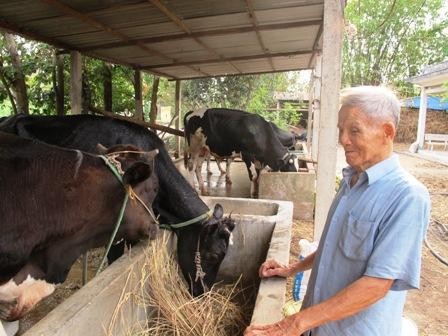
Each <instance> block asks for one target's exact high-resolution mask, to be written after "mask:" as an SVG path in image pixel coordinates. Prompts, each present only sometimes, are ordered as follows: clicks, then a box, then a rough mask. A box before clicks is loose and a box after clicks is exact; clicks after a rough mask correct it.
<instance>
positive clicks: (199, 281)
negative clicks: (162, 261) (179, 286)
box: [178, 204, 235, 296]
mask: <svg viewBox="0 0 448 336" xmlns="http://www.w3.org/2000/svg"><path fill="white" fill-rule="evenodd" d="M234 227H235V221H234V220H233V219H232V218H230V217H223V208H222V206H221V205H220V204H216V205H215V208H214V211H213V215H212V216H211V217H210V219H209V220H207V221H206V222H205V223H203V224H202V225H201V227H200V228H199V230H200V232H199V235H191V236H190V239H182V242H181V241H179V243H178V259H179V264H180V265H182V273H183V275H184V277H185V279H186V280H187V282H188V285H189V289H190V292H191V294H192V295H193V296H198V295H201V294H203V293H204V292H205V291H207V290H209V289H210V288H211V287H212V286H213V284H214V282H215V279H216V275H217V273H218V270H219V266H220V265H221V262H222V261H223V259H224V257H225V255H226V252H227V248H228V246H229V240H230V237H231V233H232V230H233V229H234ZM181 234H182V233H181ZM183 234H186V232H184V233H183ZM193 237H196V238H195V239H194V238H193ZM197 237H199V238H197ZM198 252H199V253H198Z"/></svg>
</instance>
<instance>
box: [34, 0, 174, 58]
mask: <svg viewBox="0 0 448 336" xmlns="http://www.w3.org/2000/svg"><path fill="white" fill-rule="evenodd" d="M41 1H42V2H44V3H46V4H47V5H49V6H50V7H53V8H56V9H58V10H59V11H60V12H62V13H64V14H66V15H68V16H71V17H74V18H77V19H78V20H80V21H82V22H84V23H86V24H88V25H90V26H92V27H95V28H97V29H99V30H101V31H104V32H106V33H109V34H110V35H112V36H115V37H116V38H118V39H120V40H121V41H122V42H130V41H131V39H130V38H129V36H127V35H125V34H123V33H121V32H120V31H118V30H115V29H113V28H111V27H109V26H107V25H105V24H103V23H101V22H99V21H98V20H95V19H92V18H91V17H89V16H88V15H86V14H83V13H81V12H79V11H77V10H75V9H73V8H72V7H70V6H68V5H66V4H64V3H62V2H60V1H58V0H41ZM133 44H135V45H136V46H138V47H139V48H140V49H142V50H144V51H146V52H147V53H149V54H151V55H156V56H159V57H162V58H166V59H170V58H169V57H167V56H166V55H164V54H162V53H160V52H158V51H156V50H154V49H151V48H148V47H147V46H145V45H144V44H142V43H140V42H138V41H137V42H135V43H133Z"/></svg>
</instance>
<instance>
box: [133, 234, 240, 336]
mask: <svg viewBox="0 0 448 336" xmlns="http://www.w3.org/2000/svg"><path fill="white" fill-rule="evenodd" d="M166 237H167V235H164V236H163V237H160V238H158V239H156V240H154V241H152V242H151V244H150V245H149V246H148V249H147V250H146V261H145V265H144V267H142V272H141V274H142V276H141V279H142V280H141V281H140V283H141V288H140V290H137V292H139V293H134V298H137V301H138V303H139V304H140V305H144V306H145V307H146V310H147V312H148V314H149V316H148V320H147V323H146V324H145V325H134V326H130V328H129V330H128V332H127V334H128V335H133V336H137V335H154V336H168V335H169V336H180V335H189V336H203V335H207V336H227V335H241V334H242V333H243V331H244V328H245V326H246V325H247V321H246V320H245V311H244V309H245V307H244V306H245V304H244V303H242V304H241V305H238V304H236V303H235V301H236V296H237V295H241V291H242V289H241V288H240V287H241V286H240V285H239V284H238V282H237V283H236V284H234V285H227V286H220V287H219V288H218V287H217V286H214V287H213V288H212V290H211V291H209V292H207V293H205V294H204V295H202V296H200V297H198V298H193V297H192V296H191V295H190V293H189V292H188V290H187V285H186V283H185V281H184V280H183V278H182V276H181V275H180V274H179V268H178V264H177V261H176V260H175V259H174V257H173V255H171V253H170V252H169V251H168V249H167V242H168V239H167V238H166ZM243 307H244V308H243Z"/></svg>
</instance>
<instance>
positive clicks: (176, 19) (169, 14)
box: [148, 0, 241, 73]
mask: <svg viewBox="0 0 448 336" xmlns="http://www.w3.org/2000/svg"><path fill="white" fill-rule="evenodd" d="M148 1H149V2H150V3H151V4H152V5H153V6H154V7H156V8H157V9H158V10H160V11H161V12H162V13H163V14H165V15H166V16H167V17H168V18H169V19H170V20H171V21H173V22H174V23H175V24H176V26H178V27H179V28H180V29H181V30H182V31H184V32H185V33H186V34H187V35H188V37H190V38H192V39H193V40H194V41H195V42H196V43H197V44H199V45H200V46H201V47H202V48H204V49H205V50H207V51H208V52H210V53H211V54H213V55H215V56H216V57H219V58H221V59H223V56H222V55H220V54H218V53H217V52H216V51H215V50H213V49H212V48H210V47H209V46H208V45H206V44H205V43H204V42H202V41H201V40H200V39H199V38H198V37H195V36H192V31H191V29H190V28H188V27H187V25H186V24H185V23H184V22H183V21H182V19H181V18H179V17H178V16H177V15H176V14H174V13H172V12H171V11H170V10H169V9H168V8H167V7H166V6H164V5H163V4H162V3H161V2H160V1H159V0H148ZM228 63H229V65H230V66H232V67H233V68H234V69H235V70H236V71H237V72H238V73H241V70H240V69H238V68H237V67H236V66H235V65H234V64H232V62H228Z"/></svg>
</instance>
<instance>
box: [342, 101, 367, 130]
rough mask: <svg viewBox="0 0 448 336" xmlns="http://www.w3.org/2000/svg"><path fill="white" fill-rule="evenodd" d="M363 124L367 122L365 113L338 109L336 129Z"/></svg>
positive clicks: (345, 107) (354, 109) (343, 107)
mask: <svg viewBox="0 0 448 336" xmlns="http://www.w3.org/2000/svg"><path fill="white" fill-rule="evenodd" d="M365 122H368V117H367V115H366V114H365V113H363V112H362V111H361V110H360V109H359V108H356V107H349V106H342V107H341V108H340V109H339V113H338V127H339V128H340V127H343V126H344V125H345V126H347V124H348V123H350V124H352V125H353V124H359V125H362V124H364V123H365Z"/></svg>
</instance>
